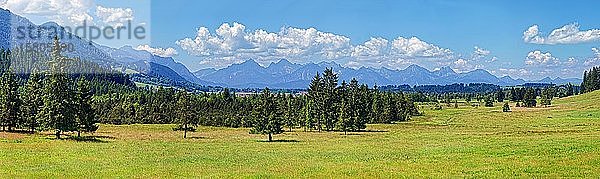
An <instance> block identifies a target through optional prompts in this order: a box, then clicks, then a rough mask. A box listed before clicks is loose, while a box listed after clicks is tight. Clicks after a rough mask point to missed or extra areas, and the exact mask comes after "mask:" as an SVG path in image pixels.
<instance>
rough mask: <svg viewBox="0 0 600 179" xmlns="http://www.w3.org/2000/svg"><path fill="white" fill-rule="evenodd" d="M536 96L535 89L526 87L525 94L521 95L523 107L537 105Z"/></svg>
mask: <svg viewBox="0 0 600 179" xmlns="http://www.w3.org/2000/svg"><path fill="white" fill-rule="evenodd" d="M536 98H537V96H536V94H535V90H534V89H533V88H526V89H525V94H524V95H523V105H522V106H524V107H528V108H531V107H535V106H536V105H537V100H536Z"/></svg>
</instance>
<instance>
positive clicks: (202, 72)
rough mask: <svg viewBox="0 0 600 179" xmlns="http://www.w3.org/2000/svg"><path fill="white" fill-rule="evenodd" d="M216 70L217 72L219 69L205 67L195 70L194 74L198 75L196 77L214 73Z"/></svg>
mask: <svg viewBox="0 0 600 179" xmlns="http://www.w3.org/2000/svg"><path fill="white" fill-rule="evenodd" d="M214 72H217V70H216V69H214V68H205V69H201V70H198V71H195V72H194V76H196V77H200V76H206V75H209V74H212V73H214Z"/></svg>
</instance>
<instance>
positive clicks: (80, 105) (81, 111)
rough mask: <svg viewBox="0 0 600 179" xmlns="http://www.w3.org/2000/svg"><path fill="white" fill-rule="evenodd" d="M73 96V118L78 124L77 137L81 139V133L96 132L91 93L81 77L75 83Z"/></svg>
mask: <svg viewBox="0 0 600 179" xmlns="http://www.w3.org/2000/svg"><path fill="white" fill-rule="evenodd" d="M75 95H76V96H75V100H74V102H75V106H74V107H75V117H76V119H77V124H78V126H77V137H81V132H95V131H96V130H98V125H96V123H97V122H98V121H96V111H95V109H94V108H92V104H91V103H92V95H93V92H92V90H91V89H90V86H89V84H88V82H87V81H86V80H85V77H84V76H83V75H82V76H81V77H80V78H79V81H78V82H77V92H76V93H75Z"/></svg>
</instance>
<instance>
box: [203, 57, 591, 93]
mask: <svg viewBox="0 0 600 179" xmlns="http://www.w3.org/2000/svg"><path fill="white" fill-rule="evenodd" d="M325 68H332V69H333V71H334V72H335V73H337V74H338V75H339V79H340V83H341V82H342V81H346V82H349V81H350V80H352V78H356V79H357V80H359V81H360V82H361V83H364V84H368V85H369V86H373V85H379V86H383V85H401V84H408V85H446V84H453V83H465V84H467V83H489V84H497V85H501V86H513V85H520V84H524V83H528V82H538V81H525V80H522V79H513V78H511V77H509V76H505V77H502V78H498V77H496V76H494V75H492V74H491V73H489V72H488V71H486V70H482V69H478V70H474V71H470V72H465V73H457V72H455V71H454V70H452V69H451V68H450V67H442V68H440V69H438V70H435V71H429V70H427V69H426V68H423V67H421V66H418V65H411V66H409V67H407V68H406V69H403V70H390V69H387V68H379V69H375V68H365V67H362V68H359V69H353V68H346V67H343V66H341V65H340V64H337V63H334V62H321V63H318V64H315V63H308V64H303V65H299V64H293V63H291V62H289V61H287V60H281V61H279V62H277V63H271V64H270V65H269V66H268V67H266V68H265V67H262V66H260V65H259V64H258V63H256V62H255V61H253V60H247V61H245V62H244V63H241V64H234V65H231V66H229V67H227V68H223V69H220V70H214V69H206V70H199V71H198V72H196V73H195V75H196V76H197V77H198V78H200V79H203V80H206V81H211V82H215V83H221V84H225V86H229V87H236V88H262V87H270V88H306V87H307V86H308V84H309V83H310V81H311V80H312V78H313V77H314V76H315V74H316V73H322V72H323V71H324V70H325ZM577 81H581V80H580V79H566V80H565V79H561V78H557V79H551V78H548V79H543V80H541V81H540V82H544V83H554V84H565V83H567V82H571V83H574V82H577Z"/></svg>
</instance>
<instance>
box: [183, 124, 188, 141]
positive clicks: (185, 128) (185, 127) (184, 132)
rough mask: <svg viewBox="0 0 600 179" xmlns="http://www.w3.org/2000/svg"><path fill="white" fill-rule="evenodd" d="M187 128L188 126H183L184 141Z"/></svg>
mask: <svg viewBox="0 0 600 179" xmlns="http://www.w3.org/2000/svg"><path fill="white" fill-rule="evenodd" d="M187 126H188V125H187V124H185V125H184V129H183V138H184V139H185V138H187V130H188V127H187Z"/></svg>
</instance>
